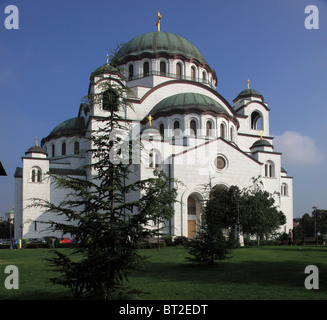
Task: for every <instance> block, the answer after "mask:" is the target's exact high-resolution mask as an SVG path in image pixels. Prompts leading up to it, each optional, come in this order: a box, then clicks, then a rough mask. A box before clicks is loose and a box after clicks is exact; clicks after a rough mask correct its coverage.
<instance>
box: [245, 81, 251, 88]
mask: <svg viewBox="0 0 327 320" xmlns="http://www.w3.org/2000/svg"><path fill="white" fill-rule="evenodd" d="M246 84H247V85H248V89H250V80H249V79H248V81H246Z"/></svg>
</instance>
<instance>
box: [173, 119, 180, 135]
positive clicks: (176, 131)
mask: <svg viewBox="0 0 327 320" xmlns="http://www.w3.org/2000/svg"><path fill="white" fill-rule="evenodd" d="M180 135H181V130H180V125H179V121H178V120H176V121H174V136H180Z"/></svg>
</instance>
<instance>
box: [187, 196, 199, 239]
mask: <svg viewBox="0 0 327 320" xmlns="http://www.w3.org/2000/svg"><path fill="white" fill-rule="evenodd" d="M200 216H201V206H200V201H199V197H198V196H197V195H196V194H191V195H190V196H189V197H188V199H187V228H188V231H187V236H188V238H189V239H193V238H194V237H195V236H196V233H197V225H198V224H199V222H200Z"/></svg>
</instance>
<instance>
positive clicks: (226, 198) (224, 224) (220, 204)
mask: <svg viewBox="0 0 327 320" xmlns="http://www.w3.org/2000/svg"><path fill="white" fill-rule="evenodd" d="M206 189H207V191H208V190H209V192H207V193H208V198H209V199H208V201H207V202H206V205H205V207H204V212H203V214H202V216H201V222H200V226H199V230H198V233H197V236H196V237H195V239H192V240H191V241H190V243H189V246H188V250H189V253H190V254H191V255H192V256H193V257H191V258H187V259H188V260H189V261H192V262H200V263H209V264H213V263H214V262H215V261H217V260H218V261H219V260H224V259H227V257H228V254H229V253H230V252H231V249H232V247H233V243H232V241H230V239H226V238H225V236H224V235H223V229H226V230H227V229H228V228H231V227H235V224H236V223H237V221H238V219H237V217H238V210H237V209H238V201H239V199H238V198H239V195H240V191H239V189H238V187H236V186H233V187H231V188H229V189H225V188H212V186H211V182H210V183H209V185H208V186H207V187H206Z"/></svg>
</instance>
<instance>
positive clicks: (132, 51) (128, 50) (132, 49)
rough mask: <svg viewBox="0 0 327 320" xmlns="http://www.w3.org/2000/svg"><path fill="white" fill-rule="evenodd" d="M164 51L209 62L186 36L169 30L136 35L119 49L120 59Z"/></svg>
mask: <svg viewBox="0 0 327 320" xmlns="http://www.w3.org/2000/svg"><path fill="white" fill-rule="evenodd" d="M159 52H164V53H166V54H169V55H171V56H175V55H182V56H184V57H186V58H189V59H196V60H198V61H199V62H200V63H201V64H208V63H207V61H206V60H205V59H204V57H203V55H202V53H201V52H200V51H199V49H198V48H197V47H196V46H195V45H194V44H192V43H191V42H189V41H188V40H186V39H185V38H183V37H181V36H178V35H176V34H173V33H169V32H148V33H144V34H141V35H138V36H136V37H135V38H133V39H132V40H130V41H128V42H127V43H126V44H125V45H123V46H122V48H121V49H120V50H119V51H118V53H117V57H118V59H120V60H124V59H128V58H129V57H135V56H140V55H143V54H145V53H148V54H157V53H159Z"/></svg>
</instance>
